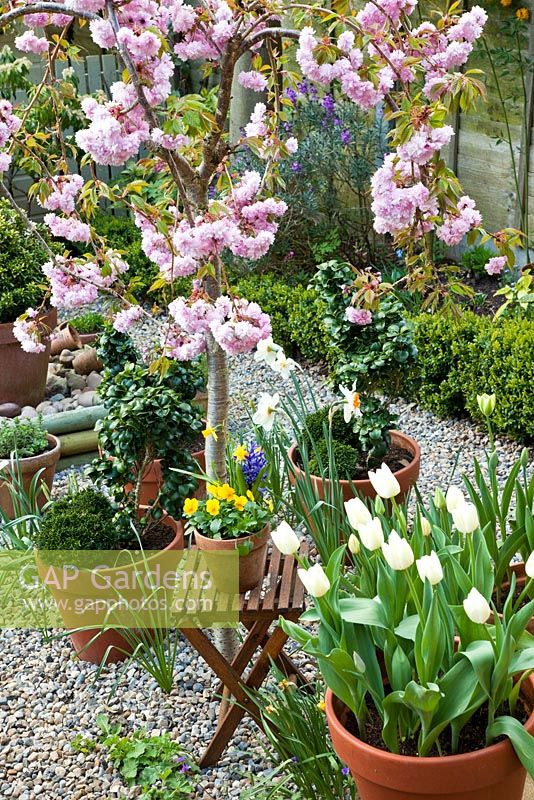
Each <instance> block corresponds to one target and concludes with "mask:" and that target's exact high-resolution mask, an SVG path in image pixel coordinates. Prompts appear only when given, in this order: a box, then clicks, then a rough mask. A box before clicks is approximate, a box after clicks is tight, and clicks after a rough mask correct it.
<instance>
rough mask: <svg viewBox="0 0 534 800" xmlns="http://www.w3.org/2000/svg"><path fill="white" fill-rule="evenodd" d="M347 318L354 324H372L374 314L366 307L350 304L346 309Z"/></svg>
mask: <svg viewBox="0 0 534 800" xmlns="http://www.w3.org/2000/svg"><path fill="white" fill-rule="evenodd" d="M345 319H347V320H348V321H349V322H352V323H353V324H354V325H370V324H371V322H372V321H373V315H372V314H371V312H370V311H368V310H367V309H366V308H354V306H349V307H348V308H347V309H346V311H345Z"/></svg>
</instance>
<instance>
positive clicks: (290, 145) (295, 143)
mask: <svg viewBox="0 0 534 800" xmlns="http://www.w3.org/2000/svg"><path fill="white" fill-rule="evenodd" d="M286 148H287V152H288V153H291V154H293V153H296V152H297V150H298V149H299V140H298V139H295V137H294V136H290V137H289V139H287V140H286Z"/></svg>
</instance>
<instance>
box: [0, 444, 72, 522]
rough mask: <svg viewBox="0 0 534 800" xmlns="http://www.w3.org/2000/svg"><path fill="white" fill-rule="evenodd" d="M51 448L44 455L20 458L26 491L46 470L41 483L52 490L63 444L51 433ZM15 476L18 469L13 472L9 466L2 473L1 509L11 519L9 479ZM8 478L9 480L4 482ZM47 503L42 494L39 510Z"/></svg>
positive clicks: (11, 505)
mask: <svg viewBox="0 0 534 800" xmlns="http://www.w3.org/2000/svg"><path fill="white" fill-rule="evenodd" d="M47 439H48V444H49V448H48V450H46V451H45V452H44V453H40V454H39V455H38V456H29V457H28V458H20V459H19V462H18V472H19V473H20V476H21V478H22V483H23V484H24V488H25V489H26V491H28V489H29V488H30V484H31V482H32V479H33V476H34V475H35V474H36V473H37V472H39V470H40V469H42V470H44V471H43V472H42V473H41V478H40V481H41V483H44V484H46V486H48V489H49V490H50V491H51V490H52V483H53V481H54V474H55V472H56V464H57V462H58V460H59V456H60V453H61V444H60V441H59V439H57V438H56V437H55V436H52V434H51V433H49V434H47ZM11 475H14V476H15V477H17V467H15V469H14V470H13V471H12V470H11V467H10V466H9V465H7V466H6V467H5V468H4V469H3V470H2V471H0V508H1V509H2V512H3V513H4V514H6V515H7V516H8V517H9V519H13V518H14V511H13V503H12V502H11V497H10V494H9V477H10V476H11ZM2 476H3V477H4V478H8V480H7V481H6V480H2ZM45 503H46V497H45V496H44V494H43V493H42V492H41V493H40V496H39V498H38V500H37V504H38V506H39V508H42V507H43V506H44V504H45Z"/></svg>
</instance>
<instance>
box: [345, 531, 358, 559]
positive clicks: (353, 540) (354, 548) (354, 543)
mask: <svg viewBox="0 0 534 800" xmlns="http://www.w3.org/2000/svg"><path fill="white" fill-rule="evenodd" d="M347 547H348V548H349V550H350V552H351V553H352V555H353V556H357V555H358V553H359V552H360V540H359V539H358V537H357V536H355V535H354V533H351V535H350V536H349V541H348V542H347Z"/></svg>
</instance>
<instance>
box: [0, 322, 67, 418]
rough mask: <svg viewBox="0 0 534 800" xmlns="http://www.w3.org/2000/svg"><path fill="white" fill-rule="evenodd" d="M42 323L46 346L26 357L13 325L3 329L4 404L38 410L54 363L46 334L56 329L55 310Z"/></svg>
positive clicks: (0, 381)
mask: <svg viewBox="0 0 534 800" xmlns="http://www.w3.org/2000/svg"><path fill="white" fill-rule="evenodd" d="M40 320H41V321H42V324H43V344H44V345H45V349H44V350H43V352H42V353H25V352H24V350H23V349H22V347H21V346H20V342H19V341H18V339H15V337H14V336H13V325H12V323H10V322H6V323H3V324H2V325H0V403H17V404H18V405H19V406H34V407H35V406H37V405H39V403H40V402H41V401H42V399H43V397H44V393H45V386H46V378H47V374H48V361H49V359H50V338H49V336H48V335H45V334H48V333H49V332H50V331H52V330H54V328H55V327H56V324H57V311H56V309H55V308H53V309H51V310H50V311H49V312H48V314H44V315H43V316H42V317H40Z"/></svg>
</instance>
